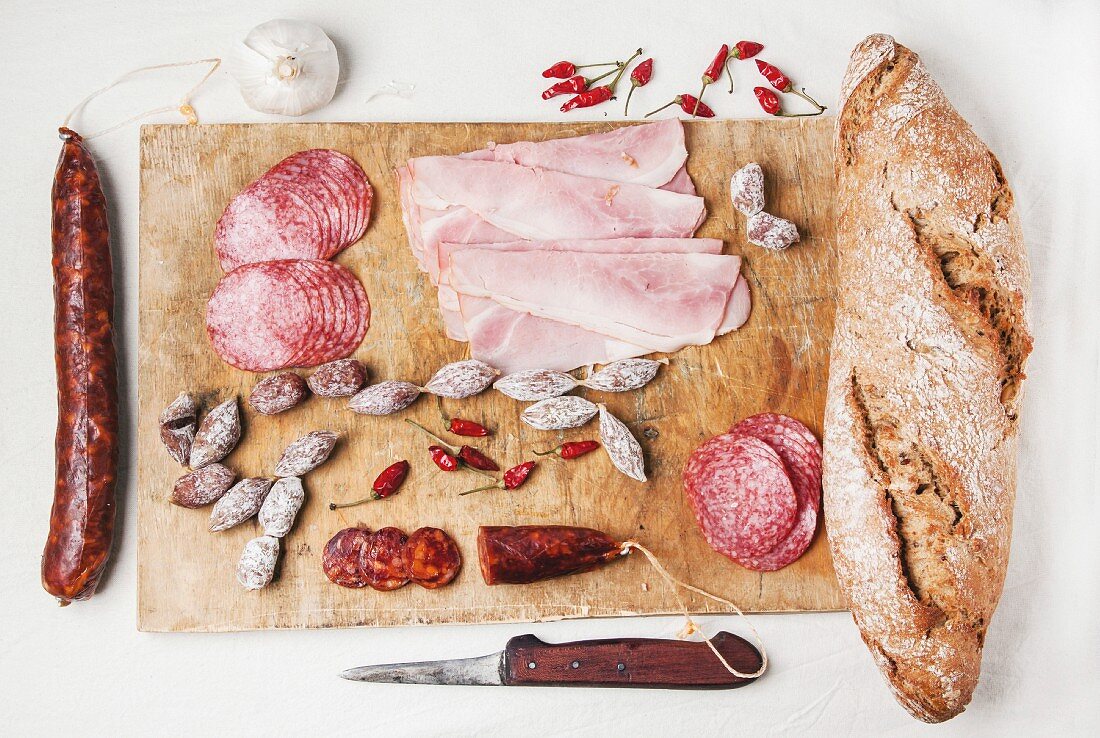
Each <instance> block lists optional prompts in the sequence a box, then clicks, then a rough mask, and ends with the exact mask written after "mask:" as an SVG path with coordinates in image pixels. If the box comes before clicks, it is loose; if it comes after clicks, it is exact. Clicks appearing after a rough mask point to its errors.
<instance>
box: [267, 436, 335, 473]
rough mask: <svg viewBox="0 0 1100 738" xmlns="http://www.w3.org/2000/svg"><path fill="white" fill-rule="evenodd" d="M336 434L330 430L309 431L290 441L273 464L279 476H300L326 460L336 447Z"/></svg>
mask: <svg viewBox="0 0 1100 738" xmlns="http://www.w3.org/2000/svg"><path fill="white" fill-rule="evenodd" d="M336 439H337V435H336V434H335V433H333V432H332V431H327V430H320V431H311V432H309V433H307V434H305V435H304V436H302V437H301V438H299V439H297V440H295V441H293V442H291V444H290V445H289V446H287V447H286V450H285V451H283V456H282V458H280V459H279V463H278V464H276V465H275V473H276V474H277V475H278V476H280V477H300V476H302V475H303V474H305V473H307V472H311V471H313V470H314V469H316V468H317V467H319V466H320V465H321V464H323V463H325V461H327V460H328V457H329V455H330V454H331V453H332V449H333V448H335V447H336Z"/></svg>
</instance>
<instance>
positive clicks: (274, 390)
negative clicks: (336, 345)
mask: <svg viewBox="0 0 1100 738" xmlns="http://www.w3.org/2000/svg"><path fill="white" fill-rule="evenodd" d="M308 394H309V389H308V388H307V387H306V381H305V380H304V379H302V378H301V377H300V376H298V375H297V374H295V373H294V372H283V373H282V374H276V375H275V376H273V377H268V378H267V379H264V380H262V381H260V382H258V383H257V384H256V386H255V387H253V388H252V392H250V393H249V395H248V404H249V405H251V406H252V409H253V410H255V411H256V412H258V413H260V414H261V415H276V414H278V413H281V412H283V411H285V410H289V409H290V408H292V407H295V406H296V405H298V404H300V403H301V402H302V400H304V399H306V395H308Z"/></svg>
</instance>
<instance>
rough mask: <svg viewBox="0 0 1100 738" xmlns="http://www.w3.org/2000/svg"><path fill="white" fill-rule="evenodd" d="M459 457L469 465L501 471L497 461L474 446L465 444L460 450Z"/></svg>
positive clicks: (483, 469)
mask: <svg viewBox="0 0 1100 738" xmlns="http://www.w3.org/2000/svg"><path fill="white" fill-rule="evenodd" d="M458 458H460V459H462V461H464V462H466V465H467V466H471V467H473V468H474V469H480V470H481V471H500V467H499V466H498V465H497V462H495V461H493V460H492V459H490V458H489V457H488V456H486V455H485V454H483V453H481V452H480V451H478V450H477V449H476V448H473V447H472V446H463V447H462V448H460V449H459V450H458Z"/></svg>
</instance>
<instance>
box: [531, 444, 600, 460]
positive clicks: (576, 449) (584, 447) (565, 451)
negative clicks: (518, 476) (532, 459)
mask: <svg viewBox="0 0 1100 738" xmlns="http://www.w3.org/2000/svg"><path fill="white" fill-rule="evenodd" d="M599 447H600V442H599V441H566V442H565V443H563V444H561V445H560V446H558V447H557V448H552V449H550V450H549V451H536V452H535V455H536V456H550V455H551V454H554V455H557V456H560V457H561V458H563V459H567V460H568V459H576V458H577V457H580V456H584V455H585V454H587V453H591V452H593V451H595V450H596V449H598V448H599Z"/></svg>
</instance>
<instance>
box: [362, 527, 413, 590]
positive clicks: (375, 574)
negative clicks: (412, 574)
mask: <svg viewBox="0 0 1100 738" xmlns="http://www.w3.org/2000/svg"><path fill="white" fill-rule="evenodd" d="M408 540H409V537H408V536H406V535H405V532H404V531H402V530H401V529H400V528H380V529H379V530H378V531H376V532H375V534H374V535H373V536H371V540H370V543H369V544H368V545H367V547H366V548H365V549H364V550H363V558H362V561H361V563H360V567H361V568H362V570H363V576H364V577H365V578H366V580H367V584H368V585H370V587H371V588H372V589H377V590H378V591H380V592H389V591H390V590H394V589H398V588H400V587H404V586H405V585H406V584H408V583H409V567H408V565H407V564H406V562H405V544H406V543H407V542H408Z"/></svg>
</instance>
